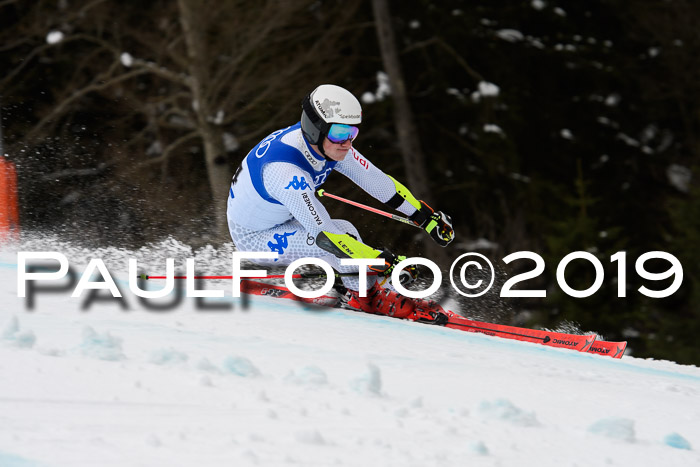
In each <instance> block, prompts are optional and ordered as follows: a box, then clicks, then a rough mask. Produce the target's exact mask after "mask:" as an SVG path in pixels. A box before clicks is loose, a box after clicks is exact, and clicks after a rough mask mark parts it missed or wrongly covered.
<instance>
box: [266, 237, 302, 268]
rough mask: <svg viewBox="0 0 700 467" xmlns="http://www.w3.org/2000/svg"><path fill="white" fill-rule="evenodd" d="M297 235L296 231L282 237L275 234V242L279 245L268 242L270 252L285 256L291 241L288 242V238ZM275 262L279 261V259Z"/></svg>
mask: <svg viewBox="0 0 700 467" xmlns="http://www.w3.org/2000/svg"><path fill="white" fill-rule="evenodd" d="M295 233H297V231H296V230H295V231H294V232H285V233H283V234H282V235H280V234H275V235H274V236H273V237H272V238H274V239H275V242H277V243H273V242H272V241H269V242H267V246H268V247H269V248H270V251H272V252H274V253H278V254H280V255H283V254H284V250H285V249H286V248H287V247H288V246H289V240H287V237H291V236H292V235H294V234H295ZM278 259H279V258H278ZM275 261H277V259H276V260H275Z"/></svg>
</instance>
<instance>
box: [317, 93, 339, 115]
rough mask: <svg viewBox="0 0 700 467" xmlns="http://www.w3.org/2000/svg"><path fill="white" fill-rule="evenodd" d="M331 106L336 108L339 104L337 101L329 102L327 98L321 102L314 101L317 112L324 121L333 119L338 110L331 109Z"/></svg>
mask: <svg viewBox="0 0 700 467" xmlns="http://www.w3.org/2000/svg"><path fill="white" fill-rule="evenodd" d="M332 105H333V106H338V105H340V102H338V101H332V100H330V99H328V98H326V99H323V102H319V101H318V100H316V108H318V111H319V112H321V114H322V115H323V116H324V117H325V118H326V119H328V118H333V116H334V115H335V113H336V112H337V111H338V110H339V109H332V108H331V106H332Z"/></svg>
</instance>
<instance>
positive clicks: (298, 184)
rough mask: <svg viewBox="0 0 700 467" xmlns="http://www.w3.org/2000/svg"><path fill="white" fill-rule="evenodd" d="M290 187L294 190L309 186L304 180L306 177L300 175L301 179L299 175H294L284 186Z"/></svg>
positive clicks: (287, 188) (304, 188)
mask: <svg viewBox="0 0 700 467" xmlns="http://www.w3.org/2000/svg"><path fill="white" fill-rule="evenodd" d="M290 188H293V189H295V190H306V189H307V188H310V186H309V184H308V183H307V182H306V179H305V178H304V177H301V180H299V177H297V176H296V175H295V176H294V178H292V180H291V181H290V182H289V185H287V187H286V188H285V190H289V189H290Z"/></svg>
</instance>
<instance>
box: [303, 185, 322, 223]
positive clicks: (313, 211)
mask: <svg viewBox="0 0 700 467" xmlns="http://www.w3.org/2000/svg"><path fill="white" fill-rule="evenodd" d="M301 197H302V199H303V200H304V204H306V207H307V208H309V212H310V213H311V216H313V218H314V220H315V221H316V225H321V224H323V221H322V220H321V217H320V216H319V215H318V213H317V212H316V208H315V207H314V205H313V203H312V202H311V197H310V196H309V195H308V194H307V193H302V194H301Z"/></svg>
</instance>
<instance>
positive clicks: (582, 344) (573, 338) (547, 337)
mask: <svg viewBox="0 0 700 467" xmlns="http://www.w3.org/2000/svg"><path fill="white" fill-rule="evenodd" d="M445 327H447V328H453V329H460V330H462V331H468V332H479V333H482V334H487V335H489V336H496V337H503V338H505V339H515V340H519V341H525V342H534V343H536V344H542V345H548V346H550V347H563V348H566V349H573V350H578V351H579V352H587V351H588V350H589V349H590V348H591V345H592V344H593V342H595V339H596V335H595V334H587V335H578V334H568V333H563V332H554V331H542V330H539V329H529V328H521V327H516V326H506V325H504V324H493V323H485V322H482V321H474V320H471V319H467V318H464V317H462V316H458V315H455V316H450V318H449V320H448V321H447V324H445Z"/></svg>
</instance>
